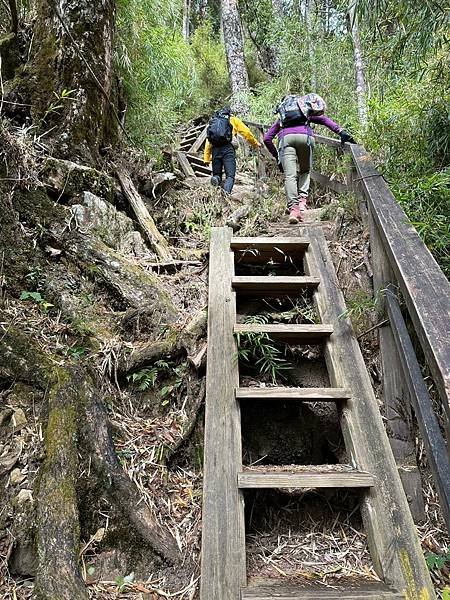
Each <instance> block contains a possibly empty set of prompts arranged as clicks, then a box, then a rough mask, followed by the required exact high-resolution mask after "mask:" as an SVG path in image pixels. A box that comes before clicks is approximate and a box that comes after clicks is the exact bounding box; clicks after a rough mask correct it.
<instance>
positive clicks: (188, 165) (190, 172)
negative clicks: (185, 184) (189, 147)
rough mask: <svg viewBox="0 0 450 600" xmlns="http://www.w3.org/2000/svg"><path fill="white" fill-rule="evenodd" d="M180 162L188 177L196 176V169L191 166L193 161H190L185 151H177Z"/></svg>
mask: <svg viewBox="0 0 450 600" xmlns="http://www.w3.org/2000/svg"><path fill="white" fill-rule="evenodd" d="M175 155H176V157H177V160H178V162H179V163H180V167H181V169H182V171H183V173H184V174H185V175H186V177H195V173H194V169H193V168H192V166H191V163H190V162H189V161H188V159H187V157H186V153H185V152H176V153H175Z"/></svg>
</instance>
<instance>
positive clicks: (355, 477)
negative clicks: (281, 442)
mask: <svg viewBox="0 0 450 600" xmlns="http://www.w3.org/2000/svg"><path fill="white" fill-rule="evenodd" d="M373 485H374V478H373V476H372V475H371V474H370V473H365V472H363V471H356V470H355V471H333V470H332V469H330V470H329V471H320V472H319V471H314V470H312V469H311V471H303V472H301V473H300V472H298V473H289V472H275V471H264V472H261V471H242V472H241V473H238V486H239V488H241V489H245V488H247V489H254V488H264V489H269V488H360V487H364V488H367V487H372V486H373Z"/></svg>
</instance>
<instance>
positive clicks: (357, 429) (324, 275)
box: [305, 229, 435, 600]
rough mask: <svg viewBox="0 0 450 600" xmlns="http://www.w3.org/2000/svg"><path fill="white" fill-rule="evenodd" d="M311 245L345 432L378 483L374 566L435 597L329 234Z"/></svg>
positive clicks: (369, 524) (371, 506) (371, 527)
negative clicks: (344, 391)
mask: <svg viewBox="0 0 450 600" xmlns="http://www.w3.org/2000/svg"><path fill="white" fill-rule="evenodd" d="M309 235H310V238H311V246H310V248H309V249H308V251H307V252H306V254H305V262H306V272H307V274H308V275H312V276H316V277H321V284H320V286H319V287H318V289H317V291H316V292H315V293H314V297H315V301H316V304H317V308H318V310H319V314H320V316H321V318H322V320H326V321H329V322H332V323H334V333H333V335H332V336H331V337H330V338H329V340H328V342H327V343H326V344H325V359H326V363H327V367H328V373H329V377H330V383H331V385H332V386H336V387H344V388H348V389H349V390H350V391H351V394H352V397H351V398H350V399H349V400H348V401H347V402H346V404H345V405H344V406H343V408H342V411H341V413H342V418H341V423H342V431H343V434H344V440H345V444H346V447H347V453H348V455H349V457H350V459H351V463H352V464H353V465H354V466H355V468H357V469H358V470H362V471H367V472H369V473H372V474H373V476H374V477H375V480H376V485H375V486H374V487H372V488H370V490H369V491H367V492H366V493H365V494H364V500H363V502H362V505H361V513H362V516H363V520H364V524H365V529H366V533H367V539H368V543H369V548H370V552H371V555H372V560H373V563H374V567H375V569H376V570H377V572H378V574H379V575H380V577H382V578H383V579H384V581H385V582H386V583H387V584H389V585H392V586H394V587H395V588H396V589H399V590H401V591H404V592H405V594H406V595H405V598H408V599H410V600H413V599H415V598H420V597H421V595H422V597H424V598H428V599H429V600H431V599H434V598H435V593H434V590H433V585H432V582H431V579H430V574H429V572H428V568H427V566H426V564H425V561H424V558H423V554H422V550H421V547H420V542H419V539H418V537H417V533H416V530H415V527H414V522H413V520H412V517H411V513H410V510H409V506H408V502H407V500H406V497H405V493H404V491H403V488H402V484H401V481H400V477H399V475H398V471H397V465H396V463H395V460H394V457H393V455H392V450H391V447H390V445H389V441H388V438H387V435H386V432H385V429H384V426H383V422H382V419H381V415H380V412H379V409H378V404H377V400H376V398H375V395H374V393H373V390H372V386H371V382H370V379H369V375H368V373H367V369H366V367H365V364H364V360H363V358H362V355H361V351H360V348H359V346H358V343H357V341H356V338H355V336H354V333H353V330H352V327H351V325H350V322H349V321H348V320H347V319H342V318H339V315H341V314H342V313H343V312H344V311H345V308H346V307H345V303H344V298H343V296H342V292H341V291H340V289H339V283H338V281H337V278H336V273H335V271H334V268H333V261H332V258H331V255H330V252H329V250H328V247H327V244H326V241H325V238H324V236H323V233H322V232H321V231H319V230H317V229H313V230H310V231H309Z"/></svg>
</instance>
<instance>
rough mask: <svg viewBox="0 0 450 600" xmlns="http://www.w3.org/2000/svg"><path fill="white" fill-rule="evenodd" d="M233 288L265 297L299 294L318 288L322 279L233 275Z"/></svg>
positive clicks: (242, 292)
mask: <svg viewBox="0 0 450 600" xmlns="http://www.w3.org/2000/svg"><path fill="white" fill-rule="evenodd" d="M231 283H232V286H233V289H235V290H237V291H238V292H239V293H240V294H243V295H245V294H251V295H252V296H256V295H258V296H263V297H264V298H269V297H272V298H273V297H274V296H280V295H286V294H298V293H299V292H301V291H302V290H309V289H314V288H316V287H317V286H318V285H319V283H320V279H318V278H317V277H302V276H277V275H273V276H258V275H251V276H243V275H240V276H237V277H233V279H232V281H231Z"/></svg>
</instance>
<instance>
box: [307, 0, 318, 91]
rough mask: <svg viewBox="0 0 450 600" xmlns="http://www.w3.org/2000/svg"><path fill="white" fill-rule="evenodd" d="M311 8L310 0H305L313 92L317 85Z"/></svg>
mask: <svg viewBox="0 0 450 600" xmlns="http://www.w3.org/2000/svg"><path fill="white" fill-rule="evenodd" d="M311 10H312V0H307V1H306V5H305V21H306V29H307V32H308V39H307V43H308V56H309V66H310V69H311V79H310V82H311V91H312V92H315V91H316V86H317V77H316V63H315V61H314V50H313V35H314V32H313V27H314V22H313V19H312V16H311Z"/></svg>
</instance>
